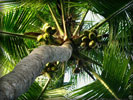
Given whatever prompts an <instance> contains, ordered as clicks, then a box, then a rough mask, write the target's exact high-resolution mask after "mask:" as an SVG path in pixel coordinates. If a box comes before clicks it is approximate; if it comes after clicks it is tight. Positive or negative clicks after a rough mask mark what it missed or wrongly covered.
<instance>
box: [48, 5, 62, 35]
mask: <svg viewBox="0 0 133 100" xmlns="http://www.w3.org/2000/svg"><path fill="white" fill-rule="evenodd" d="M48 8H49V10H50V12H51V15H52V17H53V19H54V21H55V24H56V26H57V28H58V30H59V33H60V35H62V36H64V32H63V31H62V29H61V27H60V25H59V22H58V21H57V18H56V17H55V14H54V12H53V9H52V7H51V6H50V4H48Z"/></svg>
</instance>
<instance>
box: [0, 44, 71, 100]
mask: <svg viewBox="0 0 133 100" xmlns="http://www.w3.org/2000/svg"><path fill="white" fill-rule="evenodd" d="M71 54H72V47H71V45H70V44H69V42H65V43H64V44H63V45H62V46H52V45H51V46H40V47H38V48H36V49H34V50H33V51H32V52H31V54H29V55H28V56H27V57H25V58H24V59H22V60H21V61H20V62H19V63H18V64H17V65H16V67H15V68H14V70H13V71H12V72H10V73H9V74H7V75H5V76H3V77H2V78H0V100H14V99H17V98H18V96H20V95H21V94H23V93H25V92H26V91H27V90H28V89H29V87H30V86H31V84H32V83H33V82H34V80H35V78H36V77H37V76H38V75H39V74H40V72H41V71H42V70H43V68H44V66H45V64H46V63H48V62H54V61H61V62H63V61H67V60H68V59H69V58H70V57H71Z"/></svg>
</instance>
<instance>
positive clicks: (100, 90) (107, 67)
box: [72, 43, 131, 100]
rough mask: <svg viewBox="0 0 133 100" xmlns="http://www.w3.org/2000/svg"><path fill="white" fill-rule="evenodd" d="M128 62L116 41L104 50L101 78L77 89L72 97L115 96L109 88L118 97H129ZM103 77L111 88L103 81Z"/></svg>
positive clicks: (98, 97) (129, 71)
mask: <svg viewBox="0 0 133 100" xmlns="http://www.w3.org/2000/svg"><path fill="white" fill-rule="evenodd" d="M128 64H129V60H128V59H127V58H126V56H125V55H124V54H123V53H122V52H120V48H119V47H118V46H115V43H113V44H111V45H110V47H109V48H106V50H105V51H104V58H103V67H102V68H103V69H102V70H101V75H100V74H99V76H100V77H101V78H100V79H99V78H98V80H97V81H95V82H93V83H92V84H89V85H87V86H84V87H82V88H80V89H77V90H76V91H75V93H72V97H73V98H75V97H76V99H79V100H81V99H82V100H86V99H90V100H91V99H100V98H113V96H112V93H111V92H110V91H109V90H108V89H111V91H113V92H114V93H115V94H116V95H117V97H118V98H122V99H124V98H128V95H129V92H128V91H127V90H128V89H127V86H128V84H129V83H128V81H129V77H130V75H131V68H129V67H128ZM94 76H95V75H94ZM95 77H96V76H95ZM96 78H97V77H96ZM101 79H102V81H103V82H104V83H106V84H107V85H108V87H109V88H107V87H106V86H104V85H103V83H101V81H100V80H101Z"/></svg>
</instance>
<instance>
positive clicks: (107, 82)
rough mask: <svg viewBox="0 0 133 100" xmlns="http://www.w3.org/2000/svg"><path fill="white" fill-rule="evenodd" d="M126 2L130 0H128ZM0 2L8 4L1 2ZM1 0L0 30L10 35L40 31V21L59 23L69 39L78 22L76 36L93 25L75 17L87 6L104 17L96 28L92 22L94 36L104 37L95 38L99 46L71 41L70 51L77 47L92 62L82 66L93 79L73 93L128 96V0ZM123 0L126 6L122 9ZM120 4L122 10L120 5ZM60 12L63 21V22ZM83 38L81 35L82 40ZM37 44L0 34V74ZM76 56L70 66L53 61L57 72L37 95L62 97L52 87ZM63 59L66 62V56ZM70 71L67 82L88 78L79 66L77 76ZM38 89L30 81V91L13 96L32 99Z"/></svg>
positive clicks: (77, 95) (95, 96)
mask: <svg viewBox="0 0 133 100" xmlns="http://www.w3.org/2000/svg"><path fill="white" fill-rule="evenodd" d="M129 1H130V3H128V2H129ZM5 2H6V3H7V4H4V3H5ZM120 2H121V3H120ZM0 4H2V6H1V5H0V8H1V7H4V9H3V12H0V29H1V30H2V31H7V32H12V33H15V34H24V33H25V32H39V33H43V32H42V31H41V28H42V26H43V25H44V23H49V24H50V26H55V25H57V24H59V27H60V28H61V29H62V30H63V35H64V34H65V35H66V33H65V28H64V26H66V32H67V35H69V36H70V37H71V39H73V36H72V35H73V32H75V30H76V27H77V26H78V27H79V29H78V32H77V31H76V32H77V33H75V34H76V35H77V37H80V35H81V34H82V32H81V31H84V29H87V30H90V29H91V27H92V25H93V21H83V23H82V24H81V25H79V20H80V19H81V18H82V16H83V13H84V12H85V11H86V10H87V9H88V10H89V11H93V13H98V14H100V15H103V16H104V17H105V20H104V21H103V23H102V25H100V27H99V24H95V25H94V27H95V26H96V28H97V31H98V34H97V36H98V35H102V37H103V36H104V35H105V34H107V35H109V36H106V37H104V38H102V39H101V40H100V41H98V40H97V41H98V43H97V45H98V46H97V48H95V49H91V50H90V49H84V50H81V48H77V47H76V46H75V47H74V48H73V49H74V50H75V49H78V50H79V52H80V53H82V54H83V55H85V58H86V59H87V60H88V62H89V63H90V65H92V67H90V65H86V68H88V69H91V68H92V70H89V71H91V73H92V74H93V75H94V76H95V78H97V80H96V81H94V82H93V83H91V84H88V85H86V86H84V87H82V88H80V89H77V90H75V91H73V93H72V98H76V99H80V100H86V99H90V100H94V99H103V98H105V99H108V98H111V99H114V97H115V98H120V99H123V98H124V99H127V98H128V96H129V95H130V94H131V93H130V91H129V90H130V88H131V78H132V77H131V67H132V65H131V64H132V59H131V56H132V49H133V45H132V43H133V40H132V38H133V34H132V32H133V28H132V25H133V19H132V16H133V13H132V10H133V9H132V7H131V6H132V1H131V0H126V1H124V0H122V1H121V0H117V1H116V0H110V1H107V0H102V1H101V0H100V1H99V0H39V1H37V0H21V1H19V0H6V1H5V0H2V1H0ZM48 4H50V7H51V8H52V9H53V10H52V11H53V13H54V15H52V16H51V13H50V9H49V7H48ZM126 4H129V5H128V6H125V8H123V7H124V5H126ZM61 5H62V6H61ZM120 8H123V9H122V10H120ZM0 10H1V9H0ZM114 12H116V13H115V14H114V15H113V16H112V17H111V18H110V15H111V14H113V13H114ZM63 13H64V14H63ZM53 16H55V18H56V20H57V22H56V21H55V22H56V23H55V22H54V20H53V19H52V17H53ZM63 16H64V19H65V23H63V21H64V20H63ZM84 17H85V16H84ZM105 22H106V23H105ZM59 27H57V29H58V30H57V32H58V31H59ZM75 34H74V35H75ZM76 35H75V36H76ZM87 36H88V35H87ZM44 37H45V38H48V35H46V34H45V35H44ZM56 37H57V38H62V37H60V34H56ZM94 37H95V36H94ZM85 41H86V40H84V39H82V42H83V43H85ZM87 41H88V40H87ZM50 42H53V41H50ZM83 45H88V44H83ZM107 45H108V46H107ZM36 47H37V42H36V41H34V40H30V39H23V38H19V37H16V36H10V35H4V34H2V33H0V73H2V75H4V74H6V73H8V72H9V71H11V70H12V69H13V68H14V66H15V64H16V63H17V62H18V61H19V60H21V59H22V58H23V57H25V56H27V55H28V53H29V51H30V52H31V51H32V50H33V49H34V48H36ZM74 52H75V51H74ZM78 56H79V55H78ZM90 58H91V59H90ZM79 59H80V58H79ZM86 59H85V60H86ZM76 60H77V59H74V60H71V59H70V61H71V63H72V65H70V66H71V67H68V66H67V69H65V66H66V65H65V66H62V65H60V66H58V70H57V72H55V73H54V74H53V76H55V77H53V78H52V81H51V82H50V84H49V86H48V88H47V91H46V92H45V93H44V95H43V97H42V98H46V97H50V96H53V97H55V96H64V95H65V94H66V93H67V92H68V91H66V90H65V89H62V88H61V89H60V88H59V91H55V90H54V89H55V88H57V87H61V86H63V85H64V73H65V71H66V72H69V71H70V70H71V69H72V68H76V67H77V65H76V64H75V63H74V62H75V61H76ZM68 63H70V62H69V61H68ZM95 64H97V65H95ZM100 65H102V67H100ZM2 75H0V76H2ZM70 76H71V80H70V82H68V83H67V84H72V83H75V84H76V82H77V80H78V79H79V78H78V77H80V76H82V78H85V79H84V80H86V79H88V77H87V78H86V75H85V71H84V70H81V73H80V74H78V75H74V74H73V73H72V71H71V72H70ZM44 84H45V82H44ZM73 88H74V87H72V89H73ZM52 89H53V90H52ZM49 90H50V91H49ZM41 92H42V87H40V86H39V85H38V83H34V84H33V85H32V86H31V88H30V89H29V91H28V92H27V93H25V94H23V95H22V96H21V97H20V98H18V100H34V99H36V98H37V97H38V95H39V94H40V93H41ZM55 92H56V93H55ZM57 92H58V93H59V95H58V93H57ZM62 93H64V95H63V94H62ZM113 96H114V97H113Z"/></svg>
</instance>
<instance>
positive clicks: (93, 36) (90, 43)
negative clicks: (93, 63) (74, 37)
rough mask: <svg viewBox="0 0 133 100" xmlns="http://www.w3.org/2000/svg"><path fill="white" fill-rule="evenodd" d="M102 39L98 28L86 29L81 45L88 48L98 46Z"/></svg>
mask: <svg viewBox="0 0 133 100" xmlns="http://www.w3.org/2000/svg"><path fill="white" fill-rule="evenodd" d="M101 39H102V36H101V35H98V32H97V31H96V30H92V31H89V30H86V31H84V35H83V37H82V38H81V41H82V42H81V44H80V46H81V47H88V48H96V46H97V43H98V42H100V41H101Z"/></svg>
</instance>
